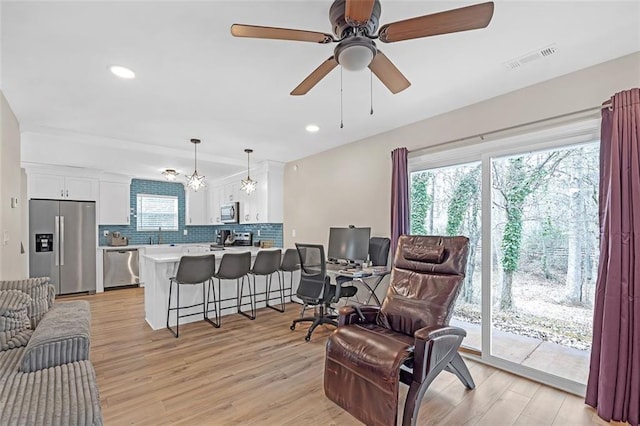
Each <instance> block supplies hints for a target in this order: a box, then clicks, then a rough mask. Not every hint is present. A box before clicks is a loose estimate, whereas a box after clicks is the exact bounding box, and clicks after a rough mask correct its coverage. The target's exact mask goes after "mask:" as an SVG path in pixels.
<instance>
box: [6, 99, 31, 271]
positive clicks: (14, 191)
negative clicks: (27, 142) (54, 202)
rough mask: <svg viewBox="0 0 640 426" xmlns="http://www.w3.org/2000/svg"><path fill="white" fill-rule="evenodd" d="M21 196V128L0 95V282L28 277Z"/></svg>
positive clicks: (22, 195)
mask: <svg viewBox="0 0 640 426" xmlns="http://www.w3.org/2000/svg"><path fill="white" fill-rule="evenodd" d="M24 192H25V188H23V185H22V170H21V169H20V126H19V125H18V120H17V119H16V116H15V115H14V114H13V111H12V110H11V107H10V106H9V103H8V102H7V100H6V99H5V97H4V95H3V94H2V92H1V91H0V279H22V278H26V277H27V274H28V272H27V268H26V261H25V258H26V254H23V253H21V243H22V239H23V237H24V229H23V226H24V223H25V216H26V210H25V209H24V207H25V205H24V204H23V201H24ZM12 199H14V200H15V201H14V204H13V205H12Z"/></svg>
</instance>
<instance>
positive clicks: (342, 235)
mask: <svg viewBox="0 0 640 426" xmlns="http://www.w3.org/2000/svg"><path fill="white" fill-rule="evenodd" d="M370 236H371V228H329V248H328V250H327V257H328V258H329V260H347V261H363V260H367V257H368V256H369V237H370Z"/></svg>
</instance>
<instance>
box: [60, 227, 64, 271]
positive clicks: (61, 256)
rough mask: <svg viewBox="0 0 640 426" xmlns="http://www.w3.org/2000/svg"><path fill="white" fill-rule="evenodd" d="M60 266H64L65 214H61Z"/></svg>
mask: <svg viewBox="0 0 640 426" xmlns="http://www.w3.org/2000/svg"><path fill="white" fill-rule="evenodd" d="M60 266H64V216H60Z"/></svg>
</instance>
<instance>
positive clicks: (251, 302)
mask: <svg viewBox="0 0 640 426" xmlns="http://www.w3.org/2000/svg"><path fill="white" fill-rule="evenodd" d="M245 276H246V275H243V276H242V284H240V279H237V280H236V283H237V288H238V299H237V301H238V313H239V314H240V315H243V316H245V317H247V318H249V319H251V320H254V319H256V308H255V304H254V300H253V296H252V294H251V278H249V277H247V281H248V283H247V285H248V287H249V305H250V306H251V315H249V314H247V313H246V312H243V311H242V299H243V298H244V277H245ZM253 279H254V280H255V275H254V277H253ZM254 288H255V286H254Z"/></svg>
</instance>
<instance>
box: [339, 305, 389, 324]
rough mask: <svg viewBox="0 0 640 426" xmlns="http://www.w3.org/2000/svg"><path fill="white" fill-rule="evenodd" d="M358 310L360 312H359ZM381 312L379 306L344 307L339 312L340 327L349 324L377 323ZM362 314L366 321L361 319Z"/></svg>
mask: <svg viewBox="0 0 640 426" xmlns="http://www.w3.org/2000/svg"><path fill="white" fill-rule="evenodd" d="M358 309H359V310H360V312H358ZM378 312H380V307H379V306H358V307H357V308H356V307H355V306H343V307H342V308H340V309H339V310H338V327H339V326H341V325H349V324H362V323H375V322H376V317H377V316H378ZM360 313H362V316H364V320H362V319H361V318H360Z"/></svg>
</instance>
